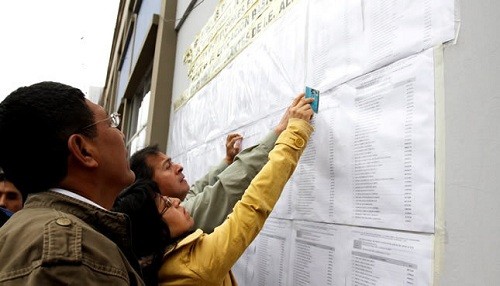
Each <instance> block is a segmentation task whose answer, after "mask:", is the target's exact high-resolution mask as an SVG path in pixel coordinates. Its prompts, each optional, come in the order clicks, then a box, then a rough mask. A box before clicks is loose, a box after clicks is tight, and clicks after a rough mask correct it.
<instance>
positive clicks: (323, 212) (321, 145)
mask: <svg viewBox="0 0 500 286" xmlns="http://www.w3.org/2000/svg"><path fill="white" fill-rule="evenodd" d="M432 57H433V54H432V50H428V51H425V52H423V53H421V54H418V55H416V56H413V57H410V58H407V59H404V60H401V61H399V62H396V63H394V64H392V65H389V66H387V67H385V68H383V69H380V70H377V71H375V72H373V73H370V74H367V75H365V76H362V77H359V78H357V79H355V80H352V81H350V82H347V83H346V84H344V85H342V86H339V87H338V88H336V89H334V90H332V91H330V92H327V93H324V94H322V95H321V98H320V112H319V114H317V115H316V118H315V119H314V125H315V128H316V130H315V132H314V134H313V137H312V140H311V141H310V143H309V144H308V147H307V149H306V151H305V152H304V155H303V156H302V158H301V161H300V164H299V166H298V169H297V172H296V174H295V180H296V181H297V182H299V183H298V189H299V191H296V192H293V209H294V212H293V216H292V217H293V218H294V219H306V220H313V221H323V222H332V223H344V224H350V225H360V226H373V227H380V228H393V229H402V230H411V231H424V232H431V233H432V232H433V231H434V204H433V202H434V80H433V67H434V66H433V60H432Z"/></svg>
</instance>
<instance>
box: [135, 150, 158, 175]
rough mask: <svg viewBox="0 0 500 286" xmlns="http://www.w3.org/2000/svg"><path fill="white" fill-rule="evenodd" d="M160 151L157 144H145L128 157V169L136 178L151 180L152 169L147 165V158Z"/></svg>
mask: <svg viewBox="0 0 500 286" xmlns="http://www.w3.org/2000/svg"><path fill="white" fill-rule="evenodd" d="M158 153H160V149H159V148H158V144H155V145H150V146H147V147H145V148H143V149H141V150H139V151H137V152H135V153H134V154H133V155H132V157H130V169H131V170H132V171H133V172H134V173H135V179H136V180H140V179H143V180H152V179H153V174H154V170H153V168H151V166H149V165H148V163H147V159H148V158H149V157H150V156H155V155H157V154H158Z"/></svg>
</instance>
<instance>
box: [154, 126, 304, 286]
mask: <svg viewBox="0 0 500 286" xmlns="http://www.w3.org/2000/svg"><path fill="white" fill-rule="evenodd" d="M312 131H313V128H312V126H311V125H310V124H309V123H308V122H306V121H304V120H301V119H295V118H292V119H290V121H289V123H288V127H287V129H286V130H285V131H283V132H282V133H281V135H280V136H279V138H278V140H277V141H276V145H275V147H274V149H273V150H272V151H271V152H270V153H269V161H268V162H267V163H266V165H265V166H264V167H263V168H262V170H261V171H260V172H259V173H258V174H257V176H256V177H255V178H254V179H253V180H252V182H251V183H250V186H249V187H248V188H247V190H246V191H245V194H244V195H243V197H242V198H241V200H240V201H239V202H238V203H237V204H236V205H235V207H234V209H233V212H232V213H231V214H230V215H229V216H228V218H227V219H226V220H225V221H224V223H223V224H221V225H220V226H219V227H216V228H215V230H214V232H213V233H211V234H205V233H203V231H202V230H200V229H198V230H197V231H195V232H194V233H192V234H190V235H189V236H187V237H185V238H184V239H182V240H181V241H179V242H178V243H177V244H176V245H175V246H173V247H172V248H171V249H169V250H167V251H166V253H165V255H164V259H163V265H162V267H161V268H160V272H159V280H158V281H159V284H160V285H237V283H236V281H235V279H234V276H233V275H232V273H231V271H230V270H231V267H233V265H234V263H236V261H237V260H238V258H239V257H240V256H241V255H242V254H243V252H244V251H245V249H246V248H247V247H248V245H250V243H251V242H252V241H253V240H254V238H255V237H256V236H257V234H258V233H259V232H260V230H261V229H262V227H263V225H264V222H265V221H266V219H267V217H268V216H269V214H270V213H271V211H272V209H273V207H274V205H275V204H276V201H277V200H278V199H279V196H280V194H281V191H282V190H283V188H284V186H285V184H286V182H287V181H288V179H289V178H290V176H291V175H292V173H293V171H294V169H295V167H296V165H297V162H298V160H299V158H300V155H301V154H302V152H303V151H304V149H305V146H306V143H307V141H308V139H309V136H310V135H311V133H312Z"/></svg>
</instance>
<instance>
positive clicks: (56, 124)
mask: <svg viewBox="0 0 500 286" xmlns="http://www.w3.org/2000/svg"><path fill="white" fill-rule="evenodd" d="M93 122H94V114H93V113H92V111H91V110H90V109H89V107H88V106H87V104H86V102H85V95H84V94H83V93H82V92H81V91H80V90H79V89H77V88H74V87H71V86H68V85H65V84H61V83H57V82H41V83H37V84H34V85H31V86H27V87H21V88H19V89H17V90H15V91H14V92H12V93H11V94H10V95H9V96H8V97H7V98H5V100H4V101H2V103H0V134H2V140H0V166H2V167H3V169H4V171H5V174H8V176H9V181H11V182H12V183H13V184H14V185H15V186H16V187H17V188H18V189H19V190H20V191H21V193H23V196H26V195H27V194H29V193H36V192H40V191H44V190H47V189H48V188H52V187H57V186H58V184H59V183H60V181H61V180H62V179H63V178H64V177H65V176H66V175H67V169H68V155H69V150H68V145H67V144H68V142H67V141H68V138H69V136H70V135H71V134H74V133H81V134H83V135H85V136H88V137H91V138H92V137H94V136H96V132H97V131H96V128H95V126H92V127H90V128H86V129H84V130H82V128H83V127H85V126H88V125H90V124H92V123H93ZM79 131H81V132H79ZM4 136H5V137H4Z"/></svg>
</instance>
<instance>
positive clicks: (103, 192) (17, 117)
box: [0, 82, 144, 285]
mask: <svg viewBox="0 0 500 286" xmlns="http://www.w3.org/2000/svg"><path fill="white" fill-rule="evenodd" d="M119 123H120V122H119V115H118V114H115V113H114V114H112V115H108V114H107V113H106V112H105V110H104V109H103V108H102V107H101V106H99V105H96V104H94V103H92V102H90V101H89V100H86V99H85V98H84V94H83V93H82V92H81V91H80V90H79V89H76V88H73V87H71V86H67V85H64V84H60V83H55V82H42V83H38V84H34V85H31V86H28V87H21V88H19V89H17V90H16V91H14V92H12V93H11V94H10V95H9V96H8V97H7V98H6V99H5V100H4V101H3V102H2V103H0V134H9V140H0V166H2V167H3V169H4V172H5V174H6V175H7V176H8V178H9V180H11V181H12V182H13V183H14V184H15V185H16V187H17V188H18V189H19V190H20V191H21V192H22V193H23V194H24V195H25V196H26V195H27V196H28V198H27V200H26V202H25V205H24V208H23V209H22V210H20V211H19V212H17V213H16V214H15V215H14V216H12V217H11V218H10V219H9V220H8V221H7V223H6V224H5V225H4V226H3V227H2V228H0V241H1V247H0V261H1V263H0V284H2V285H4V284H6V285H72V284H78V285H144V283H143V281H142V279H141V278H140V276H139V275H138V272H137V271H136V270H137V269H138V265H137V264H136V263H134V261H136V260H135V259H134V256H133V254H132V253H131V250H130V240H129V236H130V234H129V231H128V221H127V218H126V217H125V216H124V215H123V214H120V213H114V212H111V211H109V209H110V208H111V206H112V204H113V202H114V200H115V198H116V196H117V195H118V193H119V192H120V191H121V190H122V189H123V188H125V187H126V186H128V185H130V184H131V183H132V182H133V181H134V178H135V176H134V173H133V172H132V171H131V170H130V167H129V164H128V160H127V150H126V148H125V142H124V135H123V133H122V132H121V131H120V130H119V129H117V128H116V127H118V126H119ZM20 250H22V251H20ZM128 261H131V263H129V262H128Z"/></svg>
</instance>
